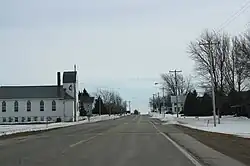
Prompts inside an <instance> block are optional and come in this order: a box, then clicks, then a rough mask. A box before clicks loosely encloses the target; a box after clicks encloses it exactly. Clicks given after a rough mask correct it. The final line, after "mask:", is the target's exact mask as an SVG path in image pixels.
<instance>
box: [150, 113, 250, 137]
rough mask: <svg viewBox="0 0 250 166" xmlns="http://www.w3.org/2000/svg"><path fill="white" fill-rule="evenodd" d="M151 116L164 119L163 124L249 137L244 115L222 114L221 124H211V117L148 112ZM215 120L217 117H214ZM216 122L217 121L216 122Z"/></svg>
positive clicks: (248, 120) (248, 127)
mask: <svg viewBox="0 0 250 166" xmlns="http://www.w3.org/2000/svg"><path fill="white" fill-rule="evenodd" d="M150 115H151V116H152V118H158V119H160V120H162V121H164V122H165V123H164V124H179V125H182V126H186V127H190V128H194V129H198V130H204V131H209V132H217V133H225V134H233V135H237V136H240V137H245V138H250V119H248V118H246V117H232V116H223V117H222V118H221V124H217V126H216V127H214V126H213V122H214V121H213V117H212V116H207V117H199V118H196V117H179V118H177V117H176V115H169V114H166V115H165V118H164V115H163V114H158V113H150ZM216 120H217V119H216ZM217 123H218V122H217Z"/></svg>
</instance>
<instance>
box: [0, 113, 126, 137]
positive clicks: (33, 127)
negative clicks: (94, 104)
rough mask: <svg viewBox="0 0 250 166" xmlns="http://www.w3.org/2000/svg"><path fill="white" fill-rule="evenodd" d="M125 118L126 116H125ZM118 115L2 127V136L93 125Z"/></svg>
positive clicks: (0, 127)
mask: <svg viewBox="0 0 250 166" xmlns="http://www.w3.org/2000/svg"><path fill="white" fill-rule="evenodd" d="M123 116H124V115H123ZM119 117H120V116H118V115H111V116H108V115H102V116H93V117H91V119H90V122H88V120H83V121H78V122H60V123H50V124H30V125H28V124H27V125H0V136H2V135H10V134H15V133H21V132H27V131H40V130H48V129H53V128H60V127H67V126H73V125H78V124H83V123H92V122H98V121H103V120H109V119H115V118H119Z"/></svg>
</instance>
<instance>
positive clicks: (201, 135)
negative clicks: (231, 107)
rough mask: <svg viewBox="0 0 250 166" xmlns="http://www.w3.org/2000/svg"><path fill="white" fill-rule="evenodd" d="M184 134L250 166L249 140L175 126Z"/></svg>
mask: <svg viewBox="0 0 250 166" xmlns="http://www.w3.org/2000/svg"><path fill="white" fill-rule="evenodd" d="M175 126H176V127H177V128H178V129H180V130H182V131H183V132H184V133H185V134H188V135H190V136H191V137H193V138H195V139H197V140H199V141H200V142H201V143H203V144H205V145H207V146H209V147H211V148H213V149H214V150H216V151H219V152H221V153H223V154H225V155H227V156H229V157H232V158H234V159H236V160H238V161H241V162H242V163H244V164H246V165H250V150H249V149H250V139H249V138H240V137H237V136H234V135H229V134H221V133H212V132H206V131H201V130H196V129H191V128H188V127H184V126H181V125H175Z"/></svg>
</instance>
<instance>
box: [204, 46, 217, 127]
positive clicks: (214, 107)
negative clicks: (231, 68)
mask: <svg viewBox="0 0 250 166" xmlns="http://www.w3.org/2000/svg"><path fill="white" fill-rule="evenodd" d="M217 44H219V42H212V41H209V42H208V43H199V45H203V46H205V45H206V46H208V53H209V55H208V56H209V61H210V65H211V66H210V71H209V73H210V76H211V85H212V102H213V103H212V104H213V116H214V127H216V105H215V92H214V76H213V69H214V58H213V53H212V49H211V47H212V45H217Z"/></svg>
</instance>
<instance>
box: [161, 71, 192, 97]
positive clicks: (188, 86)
mask: <svg viewBox="0 0 250 166" xmlns="http://www.w3.org/2000/svg"><path fill="white" fill-rule="evenodd" d="M161 79H162V81H163V87H164V88H165V89H166V90H167V92H168V93H169V94H171V95H173V94H175V91H176V85H175V84H176V83H175V77H174V75H172V74H170V73H166V74H161ZM177 85H178V86H177V91H178V92H179V94H187V93H188V92H189V91H190V90H192V89H193V85H192V83H191V77H190V76H189V77H186V78H184V77H183V75H182V74H178V75H177Z"/></svg>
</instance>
